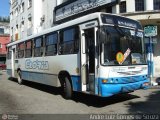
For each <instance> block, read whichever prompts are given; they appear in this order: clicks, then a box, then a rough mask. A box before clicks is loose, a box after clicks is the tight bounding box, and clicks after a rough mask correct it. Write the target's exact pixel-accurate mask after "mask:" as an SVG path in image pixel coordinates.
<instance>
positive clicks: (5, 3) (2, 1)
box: [0, 0, 10, 17]
mask: <svg viewBox="0 0 160 120" xmlns="http://www.w3.org/2000/svg"><path fill="white" fill-rule="evenodd" d="M9 7H10V5H9V0H0V16H3V17H5V16H9V9H10V8H9Z"/></svg>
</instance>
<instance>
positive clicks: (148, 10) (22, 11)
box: [10, 0, 160, 77]
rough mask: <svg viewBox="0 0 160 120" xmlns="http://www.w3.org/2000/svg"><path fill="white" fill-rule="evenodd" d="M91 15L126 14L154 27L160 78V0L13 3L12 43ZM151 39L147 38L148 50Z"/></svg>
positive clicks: (22, 0) (155, 59)
mask: <svg viewBox="0 0 160 120" xmlns="http://www.w3.org/2000/svg"><path fill="white" fill-rule="evenodd" d="M92 12H107V13H113V14H119V15H123V16H126V17H129V18H132V19H135V20H138V21H140V22H141V23H142V26H143V27H145V26H147V25H155V26H157V33H158V35H156V36H155V37H153V38H152V44H151V46H152V48H151V49H152V50H151V51H150V52H151V53H153V60H152V61H153V64H152V65H151V67H152V76H153V77H160V66H159V65H158V62H159V61H160V50H159V48H160V0H11V9H10V21H11V25H10V30H11V32H10V33H11V40H12V41H15V40H19V39H23V38H25V37H27V36H30V35H33V34H37V33H39V32H41V31H43V30H44V29H47V28H50V27H52V26H54V25H56V24H61V23H62V22H65V21H69V20H71V19H74V18H76V17H79V16H83V15H85V14H89V13H92ZM148 42H149V38H147V37H146V38H145V47H146V51H148V50H147V49H150V48H148Z"/></svg>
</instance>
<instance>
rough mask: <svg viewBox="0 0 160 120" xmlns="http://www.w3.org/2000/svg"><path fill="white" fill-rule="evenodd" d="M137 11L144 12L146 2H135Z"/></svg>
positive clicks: (140, 0)
mask: <svg viewBox="0 0 160 120" xmlns="http://www.w3.org/2000/svg"><path fill="white" fill-rule="evenodd" d="M135 10H136V11H144V0H135Z"/></svg>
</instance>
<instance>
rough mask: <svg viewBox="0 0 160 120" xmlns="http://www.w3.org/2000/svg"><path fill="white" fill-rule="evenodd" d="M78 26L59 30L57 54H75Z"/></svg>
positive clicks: (77, 46)
mask: <svg viewBox="0 0 160 120" xmlns="http://www.w3.org/2000/svg"><path fill="white" fill-rule="evenodd" d="M78 33H79V32H78V28H72V29H67V30H64V31H61V32H60V45H59V54H76V53H77V52H78V50H79V34H78Z"/></svg>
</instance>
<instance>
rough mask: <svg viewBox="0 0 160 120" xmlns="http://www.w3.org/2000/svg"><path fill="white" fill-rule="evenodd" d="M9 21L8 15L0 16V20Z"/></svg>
mask: <svg viewBox="0 0 160 120" xmlns="http://www.w3.org/2000/svg"><path fill="white" fill-rule="evenodd" d="M9 21H10V18H9V16H7V17H2V16H0V22H9Z"/></svg>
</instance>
